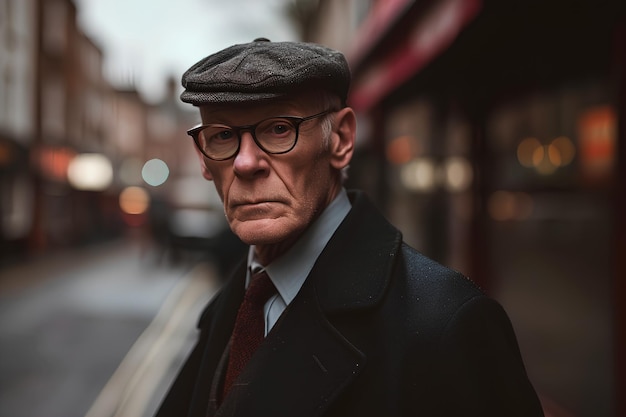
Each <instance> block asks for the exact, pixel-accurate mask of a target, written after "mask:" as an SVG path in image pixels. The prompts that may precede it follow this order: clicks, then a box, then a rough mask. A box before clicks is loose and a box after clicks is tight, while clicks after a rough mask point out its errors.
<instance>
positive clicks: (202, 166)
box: [193, 146, 213, 181]
mask: <svg viewBox="0 0 626 417" xmlns="http://www.w3.org/2000/svg"><path fill="white" fill-rule="evenodd" d="M193 148H194V150H195V151H196V155H198V159H200V169H201V170H202V176H203V177H204V178H206V179H207V180H209V181H213V175H211V172H209V169H208V168H207V167H206V160H205V159H206V158H205V156H204V155H202V152H200V149H198V147H196V146H194V147H193Z"/></svg>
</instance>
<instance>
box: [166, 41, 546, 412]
mask: <svg viewBox="0 0 626 417" xmlns="http://www.w3.org/2000/svg"><path fill="white" fill-rule="evenodd" d="M182 83H183V86H184V87H185V91H184V92H183V93H182V95H181V98H182V100H183V101H184V102H187V103H191V104H193V105H195V106H197V107H198V108H199V110H200V115H201V118H202V125H200V126H198V127H195V128H193V129H191V130H190V131H189V134H190V136H192V137H193V139H194V141H195V144H196V147H197V151H198V155H199V157H200V160H201V168H202V173H203V175H204V177H205V178H206V179H207V180H210V181H213V183H214V184H215V187H216V188H217V191H218V193H219V195H220V197H221V199H222V202H223V205H224V211H225V214H226V218H227V220H228V223H229V225H230V227H231V229H232V231H233V232H234V233H235V234H236V235H237V236H238V237H239V238H240V239H241V240H242V241H243V242H245V243H246V244H248V245H250V249H249V254H248V256H247V259H245V260H242V264H241V267H240V268H239V269H238V270H237V272H236V273H235V274H234V275H233V276H232V277H231V279H230V280H229V281H228V282H227V283H226V284H225V285H224V287H223V288H222V289H221V291H220V292H219V294H218V295H217V296H216V297H215V298H214V299H213V300H212V301H211V302H210V304H209V305H208V306H207V308H206V310H205V311H204V313H203V314H202V316H201V318H200V321H199V329H200V335H199V339H198V342H197V345H196V346H195V348H194V350H193V351H192V353H191V354H190V356H189V358H188V359H187V362H186V363H185V365H184V367H183V368H182V370H181V371H180V374H179V375H178V377H177V379H176V380H175V382H174V383H173V386H172V387H171V388H170V391H169V393H168V394H167V396H166V398H165V399H164V401H163V403H162V404H161V407H160V410H159V411H158V414H157V415H158V416H159V417H166V416H168V417H169V416H171V417H182V416H197V417H200V416H202V417H205V416H289V417H295V416H298V417H303V416H314V415H315V416H355V417H363V416H381V417H382V416H435V415H437V416H450V417H452V416H455V417H457V416H480V417H486V416H494V417H496V416H497V417H502V416H525V417H528V416H541V415H543V413H542V410H541V406H540V403H539V401H538V398H537V395H536V394H535V391H534V389H533V387H532V386H531V384H530V382H529V380H528V378H527V375H526V372H525V370H524V365H523V363H522V359H521V356H520V352H519V348H518V345H517V341H516V337H515V335H514V333H513V329H512V326H511V323H510V321H509V319H508V317H507V315H506V313H505V312H504V311H503V309H502V308H501V307H500V305H499V304H498V303H497V302H495V301H493V300H492V299H490V298H488V297H486V296H485V295H484V294H483V293H482V292H481V291H480V290H479V289H478V288H477V287H476V286H475V285H474V284H473V283H472V282H471V281H470V280H469V279H467V278H465V277H464V276H462V275H461V274H459V273H457V272H454V271H452V270H450V269H447V268H445V267H443V266H441V265H439V264H437V263H436V262H434V261H432V260H430V259H428V258H426V257H425V256H423V255H422V254H420V253H418V252H417V251H415V250H414V249H412V248H411V247H409V246H408V245H407V244H405V243H404V242H403V240H402V235H401V233H400V232H399V231H398V230H397V229H396V228H395V227H394V226H392V225H391V224H389V223H388V222H387V221H386V220H385V218H384V217H383V216H382V215H381V213H380V212H379V211H378V210H377V209H376V208H375V207H374V205H373V203H371V202H370V200H369V199H368V198H367V197H366V195H364V194H363V193H362V192H360V191H347V190H346V189H345V188H344V186H343V184H344V179H345V174H346V170H347V168H348V165H349V163H350V160H351V158H352V155H353V152H354V141H355V134H356V117H355V113H354V111H353V110H352V109H351V108H350V107H348V106H347V105H346V98H347V93H348V89H349V85H350V72H349V69H348V65H347V63H346V60H345V58H344V56H343V55H342V54H340V53H339V52H337V51H334V50H331V49H328V48H326V47H323V46H320V45H315V44H308V43H297V42H270V41H268V40H267V39H257V40H255V41H254V42H251V43H247V44H241V45H234V46H232V47H229V48H226V49H224V50H222V51H220V52H217V53H215V54H213V55H210V56H208V57H207V58H205V59H203V60H201V61H200V62H198V63H197V64H195V65H194V66H192V67H191V68H190V69H189V70H188V71H187V72H186V73H185V74H184V75H183V78H182Z"/></svg>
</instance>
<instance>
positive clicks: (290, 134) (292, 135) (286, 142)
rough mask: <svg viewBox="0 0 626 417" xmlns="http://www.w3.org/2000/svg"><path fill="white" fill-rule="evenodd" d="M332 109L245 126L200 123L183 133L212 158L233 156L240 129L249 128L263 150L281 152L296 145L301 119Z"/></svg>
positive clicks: (236, 148)
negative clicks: (310, 114)
mask: <svg viewBox="0 0 626 417" xmlns="http://www.w3.org/2000/svg"><path fill="white" fill-rule="evenodd" d="M332 112H333V110H330V109H329V110H325V111H323V112H321V113H317V114H314V115H312V116H307V117H296V116H278V117H270V118H269V119H263V120H261V121H260V122H258V123H255V124H253V125H246V126H228V125H223V124H208V125H200V126H196V127H194V128H192V129H189V130H188V131H187V134H188V135H189V136H191V137H192V138H193V140H194V142H195V143H196V146H197V147H198V149H200V152H202V153H203V154H204V156H206V157H207V158H209V159H212V160H214V161H224V160H226V159H230V158H232V157H233V156H235V155H236V154H237V152H239V147H240V145H241V135H242V133H243V132H250V134H251V135H252V139H254V142H255V143H256V144H257V146H258V147H259V148H261V149H262V150H263V151H264V152H266V153H268V154H282V153H287V152H289V151H290V150H292V149H293V148H294V147H295V146H296V142H297V141H298V132H299V130H300V125H301V124H302V123H304V122H306V121H307V120H312V119H316V118H318V117H321V116H324V115H326V114H328V113H332Z"/></svg>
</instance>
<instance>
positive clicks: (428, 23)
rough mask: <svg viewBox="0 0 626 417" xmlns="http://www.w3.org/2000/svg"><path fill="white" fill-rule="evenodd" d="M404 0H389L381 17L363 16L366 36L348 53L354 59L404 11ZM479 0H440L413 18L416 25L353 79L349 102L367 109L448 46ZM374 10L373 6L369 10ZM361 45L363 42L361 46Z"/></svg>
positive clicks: (475, 12) (476, 10) (478, 6)
mask: <svg viewBox="0 0 626 417" xmlns="http://www.w3.org/2000/svg"><path fill="white" fill-rule="evenodd" d="M380 3H383V4H384V3H385V2H380ZM409 3H412V2H410V1H406V0H396V1H394V2H390V3H389V4H390V5H393V7H392V6H387V7H389V9H388V10H386V12H385V14H384V15H383V16H384V17H379V18H377V19H374V20H372V22H374V23H369V19H368V20H366V22H365V24H364V25H371V26H370V27H368V26H366V29H367V36H366V37H365V40H364V41H362V42H361V43H360V44H359V45H357V47H356V48H355V53H354V54H353V55H351V58H350V59H351V60H352V61H353V62H354V61H355V60H357V59H360V58H361V57H362V55H363V54H364V52H365V51H364V49H365V48H372V46H373V45H372V42H373V40H377V39H378V38H377V37H379V36H380V35H381V33H383V32H384V30H385V28H384V27H381V26H382V25H383V23H384V22H387V24H389V23H391V22H392V21H394V20H395V18H397V16H398V13H400V12H402V11H405V8H406V6H407V4H409ZM481 7H482V1H481V0H441V1H439V2H436V3H435V4H434V5H433V7H432V8H431V9H429V10H428V11H427V12H426V13H425V14H424V15H422V16H420V18H419V19H418V20H417V21H416V23H415V25H414V26H413V27H412V28H411V30H410V31H409V32H407V34H406V36H403V37H402V38H401V39H402V41H401V42H400V43H398V45H397V46H396V47H395V48H393V49H391V50H389V51H388V52H387V53H384V54H383V55H381V56H379V57H376V58H375V59H374V60H373V63H372V64H371V65H369V66H368V67H366V68H364V70H363V71H362V72H361V74H360V75H359V76H357V77H356V79H355V80H354V84H353V87H352V92H351V94H350V104H351V105H352V106H353V107H354V108H356V109H357V110H360V111H367V110H368V109H370V108H371V107H372V106H374V105H375V104H376V103H378V102H379V101H380V100H382V99H383V98H384V97H385V96H386V95H388V94H389V93H390V92H392V91H393V90H395V89H396V88H398V87H399V86H400V85H402V83H404V82H406V81H407V80H408V79H409V78H410V77H411V76H413V75H414V74H415V73H417V72H418V71H419V70H420V69H422V68H423V67H424V66H425V65H426V64H427V63H428V62H430V61H431V60H433V59H434V58H435V57H436V56H437V55H438V54H439V53H441V52H442V51H443V50H445V49H446V48H447V47H449V46H450V45H451V44H452V42H453V41H454V40H455V39H456V37H457V36H458V35H459V33H460V32H461V31H462V30H463V28H464V27H465V26H466V25H467V24H468V23H469V22H471V21H472V20H473V19H474V18H475V17H476V16H477V15H478V14H479V12H480V10H481ZM376 11H377V10H376V9H374V10H373V11H372V13H375V12H376ZM361 45H362V46H361Z"/></svg>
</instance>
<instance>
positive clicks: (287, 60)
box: [180, 38, 350, 106]
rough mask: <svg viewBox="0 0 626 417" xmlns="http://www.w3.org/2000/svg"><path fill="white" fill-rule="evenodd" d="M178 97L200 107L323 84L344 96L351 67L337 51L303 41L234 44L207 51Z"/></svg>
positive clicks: (187, 76)
mask: <svg viewBox="0 0 626 417" xmlns="http://www.w3.org/2000/svg"><path fill="white" fill-rule="evenodd" d="M182 84H183V87H184V88H185V91H184V92H183V93H182V94H181V96H180V98H181V100H182V101H184V102H186V103H191V104H193V105H196V106H202V105H205V104H212V103H243V102H255V101H261V100H268V99H272V98H279V97H283V96H286V95H289V94H293V93H297V92H299V91H304V90H308V89H324V90H327V91H329V92H331V93H336V94H337V95H338V96H339V97H340V98H341V100H342V101H343V102H345V101H346V98H347V95H348V90H349V88H350V69H349V67H348V63H347V61H346V59H345V57H344V56H343V54H341V53H340V52H338V51H335V50H333V49H330V48H327V47H325V46H322V45H317V44H313V43H304V42H270V41H269V40H267V39H265V38H259V39H256V40H255V41H253V42H250V43H246V44H239V45H233V46H231V47H228V48H226V49H223V50H222V51H220V52H217V53H215V54H212V55H209V56H208V57H206V58H204V59H202V60H200V61H199V62H197V63H196V64H195V65H193V66H192V67H191V68H189V69H188V70H187V71H186V72H185V73H184V74H183V77H182Z"/></svg>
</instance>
